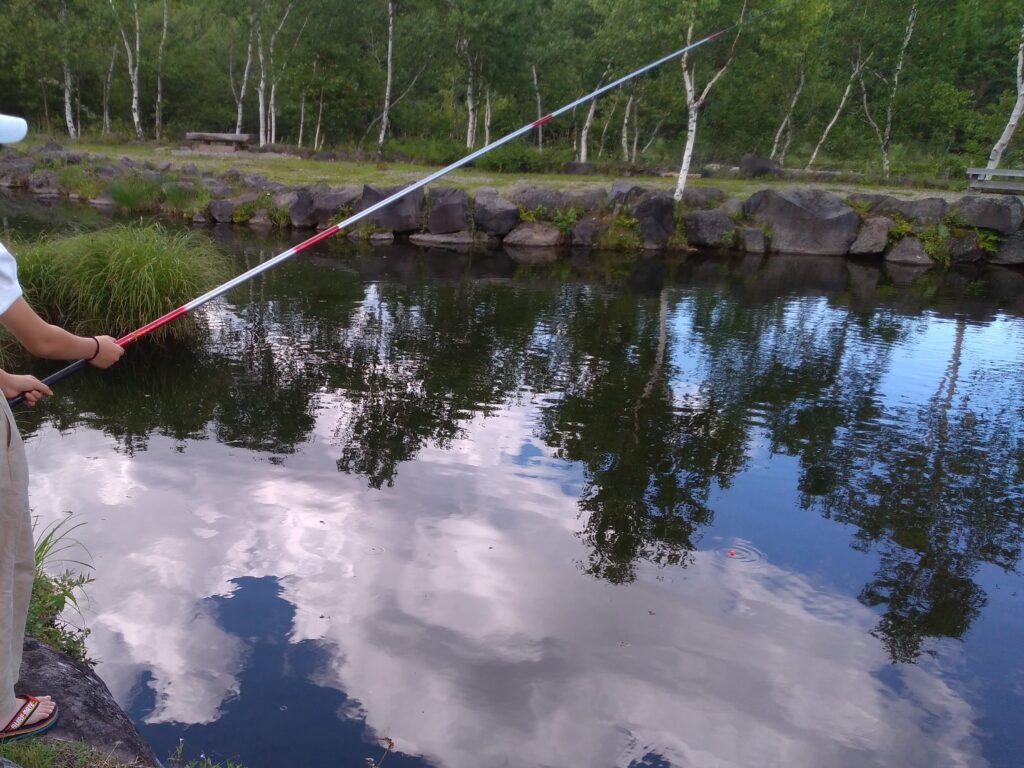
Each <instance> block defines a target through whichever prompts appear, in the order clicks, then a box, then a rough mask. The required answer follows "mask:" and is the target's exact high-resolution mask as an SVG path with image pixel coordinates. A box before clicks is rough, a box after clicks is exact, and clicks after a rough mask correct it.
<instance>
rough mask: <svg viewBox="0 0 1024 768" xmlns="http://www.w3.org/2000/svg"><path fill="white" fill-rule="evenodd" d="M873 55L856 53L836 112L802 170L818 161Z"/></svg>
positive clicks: (807, 168) (808, 168)
mask: <svg viewBox="0 0 1024 768" xmlns="http://www.w3.org/2000/svg"><path fill="white" fill-rule="evenodd" d="M873 55H874V53H869V54H868V55H867V57H866V58H865V57H862V56H861V54H860V53H859V52H858V53H857V56H856V58H855V59H854V60H853V62H852V63H851V65H850V77H849V79H848V80H847V81H846V89H845V90H844V91H843V96H842V98H841V99H839V105H838V106H837V107H836V111H835V112H834V113H833V114H832V119H831V120H829V121H828V124H827V125H826V126H825V129H824V130H823V131H822V132H821V138H819V139H818V143H817V144H816V145H815V147H814V151H813V152H812V153H811V157H810V159H809V160H808V161H807V165H806V166H805V168H804V170H807V171H809V170H811V166H812V165H814V161H815V160H817V159H818V153H819V152H820V151H821V148H822V147H823V146H825V142H826V141H827V140H828V135H829V134H830V133H831V132H832V129H833V128H834V127H835V124H836V123H837V122H838V121H839V116H840V115H841V114H842V113H843V109H844V108H845V107H846V102H847V101H848V100H849V98H850V91H852V90H853V86H854V84H855V83H856V82H857V79H858V78H859V77H860V74H861V72H862V71H863V70H864V67H865V66H867V63H868V62H869V61H871V57H872V56H873Z"/></svg>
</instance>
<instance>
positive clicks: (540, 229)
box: [502, 221, 565, 248]
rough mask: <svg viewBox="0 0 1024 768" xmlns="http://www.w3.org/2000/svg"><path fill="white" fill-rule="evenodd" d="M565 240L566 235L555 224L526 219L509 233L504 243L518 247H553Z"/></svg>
mask: <svg viewBox="0 0 1024 768" xmlns="http://www.w3.org/2000/svg"><path fill="white" fill-rule="evenodd" d="M564 241H565V236H564V235H563V234H562V232H561V230H559V229H558V228H557V227H556V226H554V225H553V224H548V223H547V222H544V221H524V222H523V223H521V224H519V225H518V226H517V227H516V228H515V229H513V230H512V231H511V232H509V233H508V235H507V236H506V237H505V239H504V240H503V241H502V244H503V245H506V246H509V245H511V246H515V247H518V248H553V247H555V246H559V245H561V244H562V243H563V242H564Z"/></svg>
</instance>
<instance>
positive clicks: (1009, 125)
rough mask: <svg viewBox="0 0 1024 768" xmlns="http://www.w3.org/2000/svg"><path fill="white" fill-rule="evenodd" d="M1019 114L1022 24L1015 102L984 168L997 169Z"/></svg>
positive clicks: (1023, 100)
mask: <svg viewBox="0 0 1024 768" xmlns="http://www.w3.org/2000/svg"><path fill="white" fill-rule="evenodd" d="M1021 114H1024V24H1021V28H1020V45H1019V46H1018V48H1017V100H1016V101H1015V102H1014V103H1013V110H1011V112H1010V119H1009V120H1008V121H1007V122H1006V127H1005V128H1003V133H1002V135H1001V136H1000V137H999V140H998V141H997V142H996V144H995V146H994V147H992V153H991V154H990V155H989V156H988V165H987V166H986V168H998V167H999V163H1000V162H1002V159H1003V153H1004V152H1005V151H1006V148H1007V147H1008V146H1010V139H1012V138H1013V134H1014V132H1015V131H1016V130H1017V123H1019V122H1020V117H1021Z"/></svg>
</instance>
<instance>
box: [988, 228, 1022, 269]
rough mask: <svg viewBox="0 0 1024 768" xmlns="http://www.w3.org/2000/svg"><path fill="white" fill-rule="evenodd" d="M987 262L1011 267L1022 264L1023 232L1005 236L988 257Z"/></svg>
mask: <svg viewBox="0 0 1024 768" xmlns="http://www.w3.org/2000/svg"><path fill="white" fill-rule="evenodd" d="M989 262H990V263H992V264H1002V265H1004V266H1012V267H1019V266H1021V265H1024V232H1017V233H1016V234H1013V235H1011V236H1010V237H1008V238H1006V240H1004V241H1003V244H1002V245H1000V246H999V250H998V251H996V253H995V255H994V256H990V257H989Z"/></svg>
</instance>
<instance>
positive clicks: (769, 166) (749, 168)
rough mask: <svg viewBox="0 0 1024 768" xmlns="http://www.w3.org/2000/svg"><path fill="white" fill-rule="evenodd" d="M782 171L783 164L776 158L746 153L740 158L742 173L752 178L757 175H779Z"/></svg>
mask: <svg viewBox="0 0 1024 768" xmlns="http://www.w3.org/2000/svg"><path fill="white" fill-rule="evenodd" d="M781 173H782V166H781V165H779V164H778V163H777V162H776V161H775V160H772V159H770V158H767V157H760V156H758V155H751V154H746V155H744V156H743V159H742V160H740V174H742V175H743V176H748V177H751V178H756V177H757V176H778V175H779V174H781Z"/></svg>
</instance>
